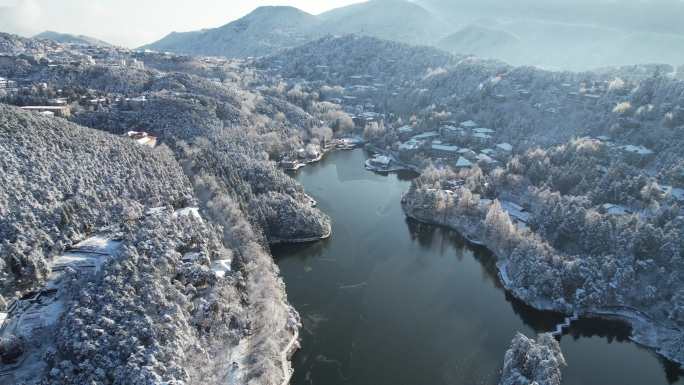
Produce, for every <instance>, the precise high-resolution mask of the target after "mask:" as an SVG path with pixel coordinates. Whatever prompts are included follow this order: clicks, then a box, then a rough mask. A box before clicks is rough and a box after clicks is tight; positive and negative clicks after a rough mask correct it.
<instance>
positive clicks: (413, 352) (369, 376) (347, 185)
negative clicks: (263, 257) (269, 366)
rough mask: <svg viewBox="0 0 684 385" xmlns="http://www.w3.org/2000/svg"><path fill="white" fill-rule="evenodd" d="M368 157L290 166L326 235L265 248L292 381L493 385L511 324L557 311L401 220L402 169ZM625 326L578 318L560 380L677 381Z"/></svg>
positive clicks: (473, 255) (543, 327) (445, 235)
mask: <svg viewBox="0 0 684 385" xmlns="http://www.w3.org/2000/svg"><path fill="white" fill-rule="evenodd" d="M365 158H366V156H365V154H364V152H363V151H361V150H356V151H351V152H337V153H333V154H331V155H330V156H328V157H327V159H326V160H324V161H323V162H321V163H319V164H316V165H312V166H309V167H306V168H304V169H302V170H300V172H299V174H298V175H297V179H298V180H299V181H300V182H301V183H303V184H304V186H305V187H306V190H307V192H308V193H309V194H310V195H312V196H313V197H314V198H316V199H317V200H318V202H319V206H320V208H321V209H322V210H323V211H325V212H326V213H328V215H330V216H331V218H332V220H333V236H332V237H331V239H329V240H326V241H323V242H319V243H315V244H309V245H298V246H282V247H278V248H275V249H274V250H273V252H274V255H275V256H276V258H278V264H279V266H280V269H281V272H282V275H283V277H284V280H285V283H286V284H287V293H288V297H289V299H290V301H291V302H292V303H293V304H294V306H295V307H296V308H297V310H298V311H299V312H300V314H301V316H302V319H303V323H304V329H303V330H302V349H301V350H300V351H299V352H298V353H297V354H296V355H295V358H294V367H295V375H294V378H293V379H292V384H294V385H310V384H316V385H336V384H350V385H352V384H353V385H440V384H445V385H446V384H449V385H461V384H462V385H475V384H495V383H496V381H497V379H498V375H499V372H500V369H501V366H502V363H503V358H504V353H505V351H506V349H507V348H508V346H509V344H510V341H511V339H512V338H513V336H514V335H515V333H516V331H520V332H523V333H525V334H526V335H528V336H533V335H535V334H536V333H537V332H540V331H549V330H551V329H553V327H554V325H555V324H556V323H557V322H558V321H559V319H560V317H559V316H557V315H554V314H549V313H543V312H538V311H534V310H533V309H530V308H529V307H527V306H525V305H523V304H521V303H519V302H517V301H515V300H514V299H512V298H510V296H508V295H507V294H506V292H504V290H503V289H502V288H501V285H500V284H499V281H498V278H497V276H496V271H495V268H494V266H493V258H492V257H491V255H490V254H488V253H487V252H486V251H485V250H479V249H475V248H473V247H471V246H469V245H467V244H466V243H465V242H464V241H463V240H462V239H461V238H460V237H459V236H458V235H457V234H456V233H454V232H452V231H449V230H446V229H442V228H438V227H434V226H427V225H421V224H418V223H415V222H413V221H409V220H407V219H406V218H405V216H404V213H403V212H402V209H401V205H400V199H401V195H402V193H404V192H405V191H406V190H408V187H409V183H410V177H409V176H403V177H402V176H397V175H389V176H382V175H377V174H374V173H371V172H368V171H366V170H364V168H363V161H364V160H365ZM628 335H629V329H628V328H626V327H624V326H623V325H621V324H620V323H615V322H606V321H584V320H582V321H579V322H578V323H576V324H575V325H574V326H573V327H572V328H571V330H570V331H569V332H568V334H567V335H565V336H563V338H562V342H561V344H562V348H563V353H564V354H565V357H566V360H567V362H568V367H567V368H566V369H565V370H564V372H563V375H564V381H563V383H564V384H565V385H608V384H616V385H618V384H619V385H660V384H663V385H664V384H669V383H676V384H678V385H684V381H682V379H680V378H679V375H681V372H679V371H678V369H677V368H676V367H674V366H673V365H668V364H667V363H665V362H664V361H663V360H661V359H659V358H658V357H656V356H655V355H654V354H653V353H651V352H650V351H648V350H645V349H642V348H639V347H638V346H636V345H635V344H633V343H631V342H629V341H628V340H627V336H628Z"/></svg>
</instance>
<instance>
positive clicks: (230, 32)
mask: <svg viewBox="0 0 684 385" xmlns="http://www.w3.org/2000/svg"><path fill="white" fill-rule="evenodd" d="M445 29H446V25H445V24H444V23H443V22H442V21H441V20H440V19H439V18H438V17H436V16H435V15H434V14H433V13H431V12H429V11H427V10H426V9H424V8H422V7H420V6H419V5H416V4H414V3H411V2H408V1H404V0H371V1H368V2H365V3H360V4H354V5H351V6H347V7H342V8H338V9H334V10H332V11H329V12H326V13H323V14H321V15H318V16H314V15H311V14H308V13H306V12H304V11H301V10H299V9H297V8H293V7H259V8H257V9H256V10H254V11H253V12H252V13H250V14H248V15H247V16H245V17H243V18H241V19H239V20H236V21H233V22H231V23H228V24H226V25H224V26H222V27H219V28H212V29H206V30H201V31H192V32H183V33H178V32H173V33H171V34H169V35H168V36H166V37H164V38H163V39H161V40H159V41H157V42H154V43H152V44H149V45H147V46H145V47H143V48H149V49H154V50H159V51H170V52H176V53H184V54H200V55H212V56H227V57H246V56H262V55H267V54H271V53H274V52H277V51H279V50H282V49H286V48H292V47H295V46H298V45H301V44H304V43H307V42H310V41H313V40H316V39H319V38H321V37H323V36H325V35H344V34H359V35H368V36H373V37H379V38H385V39H391V40H395V41H401V42H407V43H414V44H426V43H429V42H432V41H434V40H435V39H436V38H437V37H442V36H446V32H445Z"/></svg>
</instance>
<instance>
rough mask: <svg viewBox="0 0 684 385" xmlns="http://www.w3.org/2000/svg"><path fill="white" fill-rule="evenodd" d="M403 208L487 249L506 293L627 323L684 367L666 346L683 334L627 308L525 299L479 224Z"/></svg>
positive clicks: (679, 354)
mask: <svg viewBox="0 0 684 385" xmlns="http://www.w3.org/2000/svg"><path fill="white" fill-rule="evenodd" d="M402 208H403V209H404V212H405V213H406V216H407V217H409V218H411V219H413V220H416V221H418V222H421V223H424V224H428V225H433V226H440V227H446V228H448V229H450V230H453V231H456V232H457V233H459V234H460V235H461V236H462V237H463V238H464V239H466V240H467V241H468V242H470V243H472V244H474V245H476V246H479V247H484V248H486V249H487V250H488V251H489V252H491V253H492V254H493V255H494V256H495V257H496V259H497V260H498V261H497V263H496V268H497V271H498V277H499V281H500V283H501V285H502V286H503V287H504V288H505V290H506V291H507V292H509V293H510V294H511V295H513V296H514V297H515V298H517V299H518V300H520V301H522V302H523V303H525V304H527V305H529V306H531V307H532V308H534V309H537V310H541V311H551V312H557V313H562V314H565V315H571V314H573V312H575V311H576V312H577V313H578V314H579V315H580V316H581V317H583V318H599V319H608V320H617V321H621V322H624V323H626V324H627V325H629V326H630V327H631V328H632V334H631V335H630V337H629V338H630V340H631V341H633V342H634V343H636V344H638V345H640V346H643V347H646V348H648V349H650V350H653V351H654V352H655V353H657V354H659V355H660V356H662V357H664V358H665V359H667V360H670V361H672V362H674V363H676V364H678V365H680V366H684V351H682V350H683V349H682V348H681V347H680V350H676V346H666V344H667V343H668V342H671V341H673V340H676V337H678V336H681V332H680V331H677V330H675V329H672V328H668V327H666V326H663V325H660V324H659V323H657V322H656V321H654V320H652V319H651V317H649V316H647V315H646V314H644V313H643V312H640V311H638V310H636V309H631V308H629V307H627V306H624V307H621V308H620V309H619V310H617V309H611V308H587V309H576V308H575V307H574V306H572V305H571V304H567V303H563V304H560V303H557V302H552V301H547V300H544V299H542V298H537V299H534V300H530V299H529V298H526V296H524V295H521V293H520V288H518V287H515V286H514V285H513V284H512V282H511V281H510V280H509V279H507V276H508V271H507V265H508V264H507V262H506V259H507V258H506V256H504V255H503V253H502V252H501V250H496V248H494V247H493V246H492V245H491V244H489V243H487V241H486V240H481V239H480V237H479V236H478V234H477V233H478V232H481V229H480V226H479V224H474V223H473V224H468V223H462V222H459V221H448V220H446V221H444V222H442V221H439V220H436V219H435V217H436V216H427V215H421V214H419V210H416V209H415V208H413V207H412V206H411V205H410V204H408V203H407V201H406V200H404V199H402ZM449 219H453V218H449ZM673 345H676V344H673Z"/></svg>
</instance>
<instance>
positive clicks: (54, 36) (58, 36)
mask: <svg viewBox="0 0 684 385" xmlns="http://www.w3.org/2000/svg"><path fill="white" fill-rule="evenodd" d="M33 38H34V39H47V40H53V41H56V42H58V43H63V44H81V45H92V46H96V47H110V46H111V44H109V43H107V42H106V41H102V40H99V39H96V38H94V37H90V36H84V35H72V34H68V33H59V32H54V31H45V32H41V33H39V34H37V35H36V36H34V37H33Z"/></svg>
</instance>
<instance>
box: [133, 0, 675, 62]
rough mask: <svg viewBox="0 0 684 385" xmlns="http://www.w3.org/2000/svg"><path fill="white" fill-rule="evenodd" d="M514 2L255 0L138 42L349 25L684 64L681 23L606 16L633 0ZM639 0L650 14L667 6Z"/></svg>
mask: <svg viewBox="0 0 684 385" xmlns="http://www.w3.org/2000/svg"><path fill="white" fill-rule="evenodd" d="M521 1H523V2H524V4H526V7H527V6H529V7H527V8H529V9H528V11H529V12H527V14H524V13H523V12H522V10H520V9H518V8H517V3H516V4H512V3H511V4H504V3H503V2H502V0H483V3H482V4H480V3H479V2H478V3H477V4H475V3H474V2H467V1H465V0H454V1H453V2H452V1H447V0H420V1H416V2H410V1H406V0H371V1H367V2H364V3H359V4H354V5H350V6H346V7H342V8H337V9H334V10H331V11H328V12H325V13H323V14H321V15H311V14H309V13H306V12H304V11H301V10H299V9H297V8H293V7H282V6H280V7H260V8H257V9H256V10H254V11H253V12H252V13H250V14H248V15H247V16H245V17H243V18H241V19H239V20H236V21H233V22H231V23H229V24H226V25H224V26H222V27H219V28H212V29H205V30H200V31H193V32H182V33H177V32H174V33H171V34H169V35H168V36H166V37H164V38H163V39H161V40H159V41H157V42H154V43H151V44H149V45H146V46H144V47H142V48H149V49H153V50H158V51H170V52H174V53H181V54H193V55H209V56H226V57H249V56H265V55H270V54H273V53H276V52H278V51H280V50H283V49H287V48H292V47H296V46H299V45H301V44H304V43H307V42H310V41H314V40H317V39H320V38H322V37H324V36H328V35H346V34H356V35H365V36H371V37H377V38H382V39H388V40H394V41H398V42H402V43H409V44H414V45H430V46H434V47H438V48H441V49H443V50H446V51H449V52H452V53H457V54H466V55H467V54H473V55H477V56H482V57H485V58H494V59H500V60H503V61H506V62H509V63H511V64H515V65H537V66H542V67H545V68H549V69H564V70H586V69H592V68H596V67H605V66H619V65H628V64H647V63H666V64H672V65H675V66H677V65H681V64H682V63H684V50H679V49H674V47H684V28H681V29H682V31H679V29H680V28H679V27H678V26H671V27H668V28H664V27H658V26H657V25H655V24H654V23H651V24H648V23H638V24H635V27H634V28H630V26H629V25H623V24H625V23H624V22H623V21H620V20H613V21H610V20H608V17H609V16H610V15H609V10H611V9H612V10H614V12H616V15H620V17H621V18H624V20H630V18H632V17H633V15H634V14H635V12H637V11H636V10H637V9H638V7H639V6H640V5H639V4H638V2H637V3H634V2H629V1H628V0H625V1H627V2H628V4H626V5H625V7H623V8H620V7H617V6H616V5H615V4H610V3H607V2H605V1H602V0H597V1H598V3H597V5H596V10H597V14H595V15H589V14H588V13H587V12H589V11H588V10H589V9H590V5H591V4H589V3H586V2H583V1H585V0H578V1H580V2H582V3H581V4H580V3H578V4H579V5H577V6H576V7H574V6H571V5H568V4H555V3H556V2H552V3H554V4H546V3H544V2H539V0H521ZM661 1H664V2H673V1H674V0H661ZM641 7H642V8H643V9H644V12H645V13H644V14H645V15H647V16H648V17H650V18H652V19H653V18H654V17H656V16H657V15H661V14H662V12H663V8H664V7H659V8H658V11H656V10H654V9H652V8H654V7H649V6H646V5H641ZM576 8H577V9H576ZM670 8H671V9H672V11H673V12H674V13H675V14H678V12H679V11H680V10H681V9H684V8H683V7H682V6H678V5H676V6H672V7H670ZM563 10H567V12H565V11H563ZM560 11H563V12H560ZM559 12H560V13H559ZM682 16H683V17H684V15H682ZM669 18H670V17H669V16H668V20H669ZM589 21H591V22H589ZM621 23H622V24H621ZM675 24H677V23H675ZM683 25H684V24H683ZM649 26H650V27H649ZM680 32H681V33H680Z"/></svg>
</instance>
